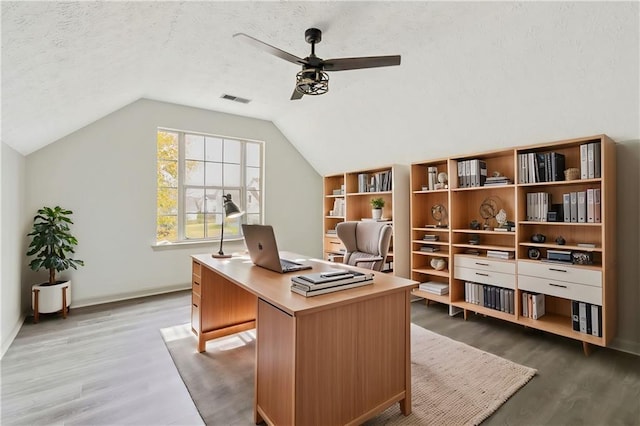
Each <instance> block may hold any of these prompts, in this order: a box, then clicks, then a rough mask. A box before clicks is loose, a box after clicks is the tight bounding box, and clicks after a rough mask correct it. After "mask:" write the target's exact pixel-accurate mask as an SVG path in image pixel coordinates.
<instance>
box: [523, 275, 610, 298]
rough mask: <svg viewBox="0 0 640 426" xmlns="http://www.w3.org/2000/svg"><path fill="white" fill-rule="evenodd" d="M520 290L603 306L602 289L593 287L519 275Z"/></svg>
mask: <svg viewBox="0 0 640 426" xmlns="http://www.w3.org/2000/svg"><path fill="white" fill-rule="evenodd" d="M518 289H519V290H524V291H531V292H534V293H543V294H548V295H550V296H557V297H563V298H565V299H572V300H579V301H581V302H587V303H592V304H595V305H602V289H601V288H600V287H594V286H592V285H582V284H577V283H569V282H566V281H558V280H550V279H546V278H536V277H528V276H526V275H519V276H518Z"/></svg>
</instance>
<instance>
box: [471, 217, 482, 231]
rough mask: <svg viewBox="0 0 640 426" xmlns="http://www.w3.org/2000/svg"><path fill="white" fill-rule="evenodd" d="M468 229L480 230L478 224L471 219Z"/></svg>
mask: <svg viewBox="0 0 640 426" xmlns="http://www.w3.org/2000/svg"><path fill="white" fill-rule="evenodd" d="M469 228H471V229H473V230H476V231H477V230H479V229H480V222H478V221H477V220H475V219H473V220H472V221H471V223H469Z"/></svg>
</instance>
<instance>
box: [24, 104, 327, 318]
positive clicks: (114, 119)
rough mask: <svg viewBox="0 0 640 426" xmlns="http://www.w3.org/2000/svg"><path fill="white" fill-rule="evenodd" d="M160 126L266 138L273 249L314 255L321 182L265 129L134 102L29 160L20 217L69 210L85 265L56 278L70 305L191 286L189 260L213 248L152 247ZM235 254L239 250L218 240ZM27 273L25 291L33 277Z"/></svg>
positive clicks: (258, 123) (232, 118)
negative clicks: (45, 209) (68, 286)
mask: <svg viewBox="0 0 640 426" xmlns="http://www.w3.org/2000/svg"><path fill="white" fill-rule="evenodd" d="M159 126H161V127H169V128H175V129H182V130H192V131H200V132H207V133H213V134H218V135H222V136H234V137H240V138H248V139H257V140H263V141H265V200H266V203H265V222H266V223H268V224H271V225H273V227H274V229H275V231H276V236H277V239H278V244H279V248H280V249H281V250H290V251H296V252H299V253H304V254H308V255H311V256H316V257H319V256H321V251H322V241H321V238H320V236H321V235H322V224H321V211H322V207H321V201H322V200H321V197H320V196H319V194H321V193H322V179H321V177H320V176H319V175H318V174H317V173H316V172H315V171H314V170H313V169H312V168H311V167H310V166H309V164H308V163H307V161H306V160H305V159H304V158H303V157H301V156H300V154H299V153H298V152H297V151H296V150H295V149H294V148H293V146H292V145H291V144H290V143H289V142H288V141H287V139H286V138H285V137H284V136H283V135H282V133H281V132H280V131H279V130H278V129H277V128H276V127H275V126H274V125H273V124H272V123H270V122H267V121H263V120H256V119H251V118H245V117H240V116H236V115H230V114H223V113H217V112H213V111H207V110H202V109H197V108H191V107H185V106H180V105H175V104H169V103H163V102H157V101H152V100H145V99H142V100H139V101H136V102H134V103H132V104H130V105H128V106H126V107H124V108H122V109H120V110H118V111H115V112H114V113H112V114H110V115H108V116H106V117H104V118H103V119H100V120H98V121H96V122H95V123H92V124H90V125H89V126H87V127H84V128H82V129H80V130H78V131H76V132H74V133H72V134H70V135H68V136H66V137H64V138H62V139H60V140H59V141H57V142H55V143H53V144H51V145H48V146H46V147H44V148H42V149H40V150H39V151H36V152H34V153H32V154H30V155H29V156H27V174H28V179H27V203H26V205H27V212H29V213H31V212H35V211H36V210H37V209H38V208H40V207H42V206H43V205H51V206H53V205H56V204H59V205H61V206H62V207H65V208H68V209H71V210H72V211H73V212H74V214H73V217H72V218H73V220H74V225H73V227H72V230H73V232H74V234H75V235H76V236H77V238H78V241H79V244H78V247H77V253H76V254H77V258H79V259H82V260H84V261H85V266H84V267H81V268H80V269H79V270H77V271H74V270H70V271H68V272H66V273H64V274H63V275H62V277H63V278H71V279H72V283H73V291H72V306H81V305H86V304H92V303H98V302H103V301H109V300H116V299H119V298H126V297H131V296H136V295H144V294H152V293H156V292H163V291H170V290H172V289H177V288H186V287H189V286H190V285H191V284H190V283H191V272H190V268H191V263H190V259H189V255H190V254H195V253H207V252H213V251H217V244H210V245H205V246H195V247H194V246H190V247H183V248H172V249H167V248H162V249H153V248H152V244H154V242H155V232H156V228H155V223H156V131H157V128H158V127H159ZM234 250H244V245H243V243H242V242H239V243H235V244H227V243H225V252H232V251H234ZM39 274H40V277H41V279H42V277H44V274H45V273H44V272H40V273H39ZM27 275H28V276H29V279H28V280H26V281H25V282H24V283H23V285H25V286H26V285H28V283H32V282H34V281H37V280H38V279H37V278H36V277H34V276H33V275H34V273H30V274H27Z"/></svg>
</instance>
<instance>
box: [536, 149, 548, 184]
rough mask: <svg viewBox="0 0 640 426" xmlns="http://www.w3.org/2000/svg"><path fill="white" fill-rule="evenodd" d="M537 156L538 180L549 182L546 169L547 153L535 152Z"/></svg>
mask: <svg viewBox="0 0 640 426" xmlns="http://www.w3.org/2000/svg"><path fill="white" fill-rule="evenodd" d="M535 156H536V163H537V166H538V169H537V170H538V182H547V179H546V177H547V176H546V174H547V173H546V170H547V165H546V162H545V155H544V153H542V152H537V153H536V154H535Z"/></svg>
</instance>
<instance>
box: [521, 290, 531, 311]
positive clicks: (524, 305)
mask: <svg viewBox="0 0 640 426" xmlns="http://www.w3.org/2000/svg"><path fill="white" fill-rule="evenodd" d="M528 307H529V305H528V304H527V292H526V291H523V292H522V316H523V317H529V309H528Z"/></svg>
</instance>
